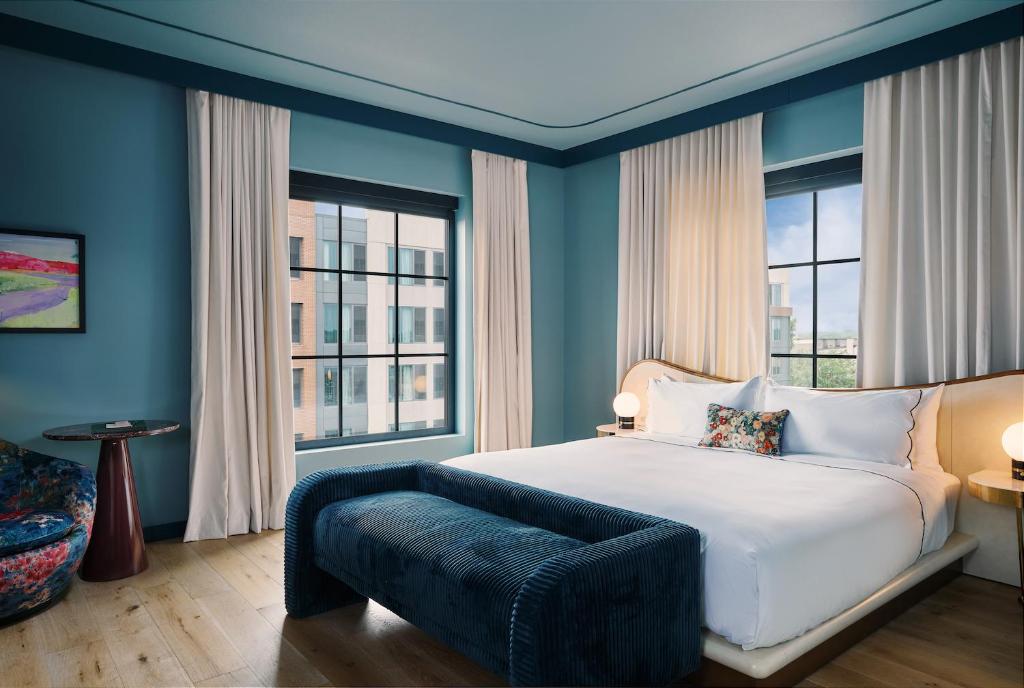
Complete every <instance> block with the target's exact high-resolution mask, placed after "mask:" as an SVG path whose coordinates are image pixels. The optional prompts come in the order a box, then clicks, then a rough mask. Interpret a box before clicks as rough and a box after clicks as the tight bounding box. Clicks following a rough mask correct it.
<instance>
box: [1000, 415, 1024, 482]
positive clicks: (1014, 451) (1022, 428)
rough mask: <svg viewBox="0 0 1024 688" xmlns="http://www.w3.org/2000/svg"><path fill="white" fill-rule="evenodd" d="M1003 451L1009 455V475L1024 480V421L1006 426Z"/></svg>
mask: <svg viewBox="0 0 1024 688" xmlns="http://www.w3.org/2000/svg"><path fill="white" fill-rule="evenodd" d="M1003 451H1004V452H1006V453H1007V454H1009V455H1010V475H1012V476H1013V479H1014V480H1024V423H1014V424H1013V425H1011V426H1010V427H1008V428H1006V432H1004V433H1003Z"/></svg>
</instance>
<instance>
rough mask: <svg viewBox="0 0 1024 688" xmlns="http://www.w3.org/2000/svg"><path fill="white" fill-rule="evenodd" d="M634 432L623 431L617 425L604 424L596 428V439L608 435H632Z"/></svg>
mask: <svg viewBox="0 0 1024 688" xmlns="http://www.w3.org/2000/svg"><path fill="white" fill-rule="evenodd" d="M634 432H636V430H623V429H621V428H620V427H619V424H618V423H604V424H603V425H598V426H597V436H598V437H608V436H609V435H632V434H633V433H634Z"/></svg>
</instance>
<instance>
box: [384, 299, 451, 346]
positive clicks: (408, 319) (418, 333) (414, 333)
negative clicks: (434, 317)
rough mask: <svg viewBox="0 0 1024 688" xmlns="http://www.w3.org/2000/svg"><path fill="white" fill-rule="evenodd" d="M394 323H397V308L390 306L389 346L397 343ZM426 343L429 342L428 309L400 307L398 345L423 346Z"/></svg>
mask: <svg viewBox="0 0 1024 688" xmlns="http://www.w3.org/2000/svg"><path fill="white" fill-rule="evenodd" d="M442 312H443V311H442ZM394 323H395V308H394V306H388V343H389V344H394V343H395V328H394ZM426 341H427V309H426V308H420V307H418V306H399V307H398V343H399V344H423V343H424V342H426ZM435 341H436V340H435ZM442 341H443V340H442Z"/></svg>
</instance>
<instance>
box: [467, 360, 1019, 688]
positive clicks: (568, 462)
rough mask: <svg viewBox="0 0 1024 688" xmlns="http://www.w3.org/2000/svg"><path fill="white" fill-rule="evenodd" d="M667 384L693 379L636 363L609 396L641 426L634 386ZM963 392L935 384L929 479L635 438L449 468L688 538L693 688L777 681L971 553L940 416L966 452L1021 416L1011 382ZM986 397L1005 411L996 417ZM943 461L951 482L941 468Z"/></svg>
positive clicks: (846, 462) (670, 368) (968, 461)
mask: <svg viewBox="0 0 1024 688" xmlns="http://www.w3.org/2000/svg"><path fill="white" fill-rule="evenodd" d="M665 374H669V375H670V376H672V377H674V378H676V379H690V380H697V379H701V378H702V377H703V376H700V375H699V374H697V373H694V372H693V371H688V370H686V369H683V368H680V367H678V366H674V365H672V364H669V363H665V362H662V361H644V362H641V363H640V364H638V365H637V366H634V368H633V369H632V370H631V371H630V372H629V373H627V375H626V377H625V378H624V380H623V383H622V385H621V389H623V390H627V391H633V392H634V393H636V394H637V395H638V396H639V397H640V398H641V411H640V414H639V415H638V419H637V420H638V424H639V425H640V427H643V420H644V419H643V415H644V413H645V411H646V401H645V398H644V397H645V390H646V388H647V381H648V380H650V379H651V378H652V377H657V376H661V375H665ZM712 379H714V378H712ZM970 382H971V383H972V384H971V385H966V386H963V388H962V389H961V388H959V387H958V389H957V390H956V391H953V392H950V387H947V393H946V395H945V396H944V400H943V408H942V410H941V412H940V416H939V432H938V436H939V442H938V444H939V453H940V458H941V460H942V465H943V468H944V469H945V470H942V471H911V470H907V469H905V468H901V467H896V466H889V465H885V464H879V463H874V462H868V461H858V460H854V459H844V458H836V457H827V456H820V455H813V454H786V455H784V456H783V457H781V458H780V459H779V460H766V459H765V458H764V457H761V456H756V455H751V454H748V453H745V452H737V451H732V450H725V449H708V448H702V447H697V446H695V442H694V441H692V440H686V439H682V438H679V437H677V436H671V435H659V434H656V433H649V432H642V431H641V432H636V433H632V434H629V435H620V436H613V437H607V438H600V439H588V440H581V441H577V442H569V443H566V444H561V445H554V446H549V447H542V448H535V449H523V450H513V451H508V452H493V453H489V454H474V455H470V456H464V457H459V458H456V459H452V460H449V461H448V462H447V463H449V464H450V465H453V466H457V467H460V468H464V469H468V470H473V471H478V472H481V473H486V474H490V475H494V476H497V477H501V478H505V479H508V480H513V481H516V482H520V483H524V484H527V485H533V486H536V487H540V488H544V489H548V490H552V491H555V492H560V493H564V494H568V495H572V496H576V497H581V498H584V499H588V500H592V501H595V502H600V503H604V504H608V505H611V506H617V507H623V508H627V509H631V510H635V511H639V512H643V513H649V514H652V515H656V516H662V517H665V518H670V519H674V520H678V521H681V522H683V523H686V524H688V525H691V526H693V527H695V528H697V529H698V530H700V531H701V533H702V536H703V543H702V546H703V575H704V581H703V584H704V623H705V626H706V628H707V630H706V633H705V642H704V656H705V659H706V660H707V661H706V662H705V664H706V665H707V668H706V669H705V672H704V673H705V676H704V678H705V679H707V680H706V681H704V682H706V683H709V684H714V683H720V682H724V683H727V684H736V683H738V679H740V678H742V679H743V682H745V683H748V684H751V685H772V684H783V685H784V684H791V683H794V682H797V681H799V679H800V677H802V676H803V675H806V674H807V673H810V671H812V670H813V668H815V666H817V665H819V664H821V663H823V662H824V661H827V660H828V659H829V658H830V657H831V656H834V655H835V654H838V652H839V651H841V650H842V649H843V647H845V646H848V645H849V644H851V643H852V642H856V640H858V639H859V638H860V637H863V635H866V633H867V632H869V631H870V628H872V627H874V625H877V624H880V623H882V622H884V620H885V618H887V617H886V616H885V614H883V612H884V611H886V610H887V609H888V610H889V611H890V612H896V611H898V609H899V603H898V601H899V600H903V604H906V603H907V600H908V599H911V598H912V597H913V595H914V591H915V590H916V591H917V593H916V595H917V597H920V596H922V595H923V594H926V592H927V591H928V590H929V589H930V587H934V586H936V585H938V584H940V583H941V582H942V581H944V580H947V579H948V578H949V577H950V576H949V571H950V570H951V569H953V568H956V567H958V566H959V563H960V562H961V560H962V559H963V558H964V557H965V556H966V555H968V554H970V553H971V552H973V551H974V550H975V549H976V548H977V546H978V539H977V538H976V537H974V536H973V535H969V534H966V533H961V532H955V525H956V524H957V507H958V498H959V496H960V494H961V492H962V484H961V482H962V480H961V479H962V478H963V479H964V480H963V482H966V480H965V478H966V473H965V472H964V471H965V470H967V469H968V467H970V468H971V469H973V470H976V468H974V466H973V464H972V459H974V460H976V458H977V457H976V456H975V455H974V454H973V453H972V451H971V449H969V448H964V449H963V450H962V451H960V452H959V454H958V452H957V451H954V448H955V447H958V446H959V445H958V444H957V441H956V439H955V438H954V433H953V427H952V426H953V422H952V416H953V413H952V407H953V406H954V405H956V404H957V403H958V402H959V404H960V406H959V407H958V408H959V410H960V411H963V413H962V414H960V413H958V418H959V419H960V420H962V421H964V422H965V429H962V430H960V432H961V434H964V435H968V434H970V433H973V434H974V435H975V436H974V437H972V438H970V439H973V440H974V442H973V445H975V446H977V445H978V441H977V435H978V431H977V424H976V423H974V424H970V423H967V421H971V420H976V419H975V415H977V416H979V417H980V416H981V415H982V412H985V413H987V414H988V415H991V414H992V409H993V408H998V409H999V410H998V412H997V415H998V414H1002V413H1006V414H1008V417H1010V418H1012V417H1013V414H1017V415H1018V416H1019V415H1020V413H1021V410H1020V409H1019V408H1014V404H1015V403H1016V404H1017V405H1018V406H1019V405H1020V399H1021V391H1022V390H1024V376H1022V375H1021V374H1020V373H1015V374H1012V375H1009V376H994V377H992V378H987V379H983V380H973V381H970ZM981 387H984V390H981V389H978V388H981ZM837 393H840V392H837ZM979 394H980V398H983V399H987V400H988V402H987V404H988V408H987V409H986V404H985V402H982V403H981V404H979V403H978V398H979V396H978V395H979ZM972 400H973V401H972ZM994 400H999V401H1005V402H1006V406H1005V407H1004V406H998V407H994V406H993V403H994ZM998 422H999V421H998V420H996V421H995V423H998ZM969 427H973V430H968V429H966V428H969ZM996 441H998V440H996ZM968 444H971V443H970V442H968ZM981 445H982V446H981V447H978V449H980V448H983V447H984V442H982V443H981ZM954 459H958V460H959V461H960V462H962V464H963V468H962V469H961V470H953V466H952V464H953V461H954ZM975 462H976V461H975ZM976 507H977V505H975V504H971V505H970V507H969V508H968V509H966V510H967V511H968V515H969V516H972V517H976V518H977V515H976V514H975V513H974V512H973V510H975V509H976ZM964 510H965V509H963V507H962V508H961V520H963V513H962V512H963V511H964ZM990 516H991V515H990V514H982V515H981V516H980V518H981V519H985V518H990ZM973 522H974V521H972V520H971V519H968V523H969V525H971V524H973ZM890 616H891V614H890ZM826 650H827V651H826ZM719 670H720V671H719Z"/></svg>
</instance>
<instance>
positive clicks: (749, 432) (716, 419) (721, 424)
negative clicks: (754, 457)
mask: <svg viewBox="0 0 1024 688" xmlns="http://www.w3.org/2000/svg"><path fill="white" fill-rule="evenodd" d="M788 416H789V411H788V410H782V411H740V410H737V409H734V408H729V407H728V406H721V405H719V404H708V424H707V427H705V428H704V437H703V438H702V439H701V441H700V446H702V447H720V448H724V449H741V450H743V451H749V452H755V453H757V454H765V455H767V456H778V455H779V454H780V453H781V452H780V449H781V448H782V426H783V425H785V424H786V418H787V417H788Z"/></svg>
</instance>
